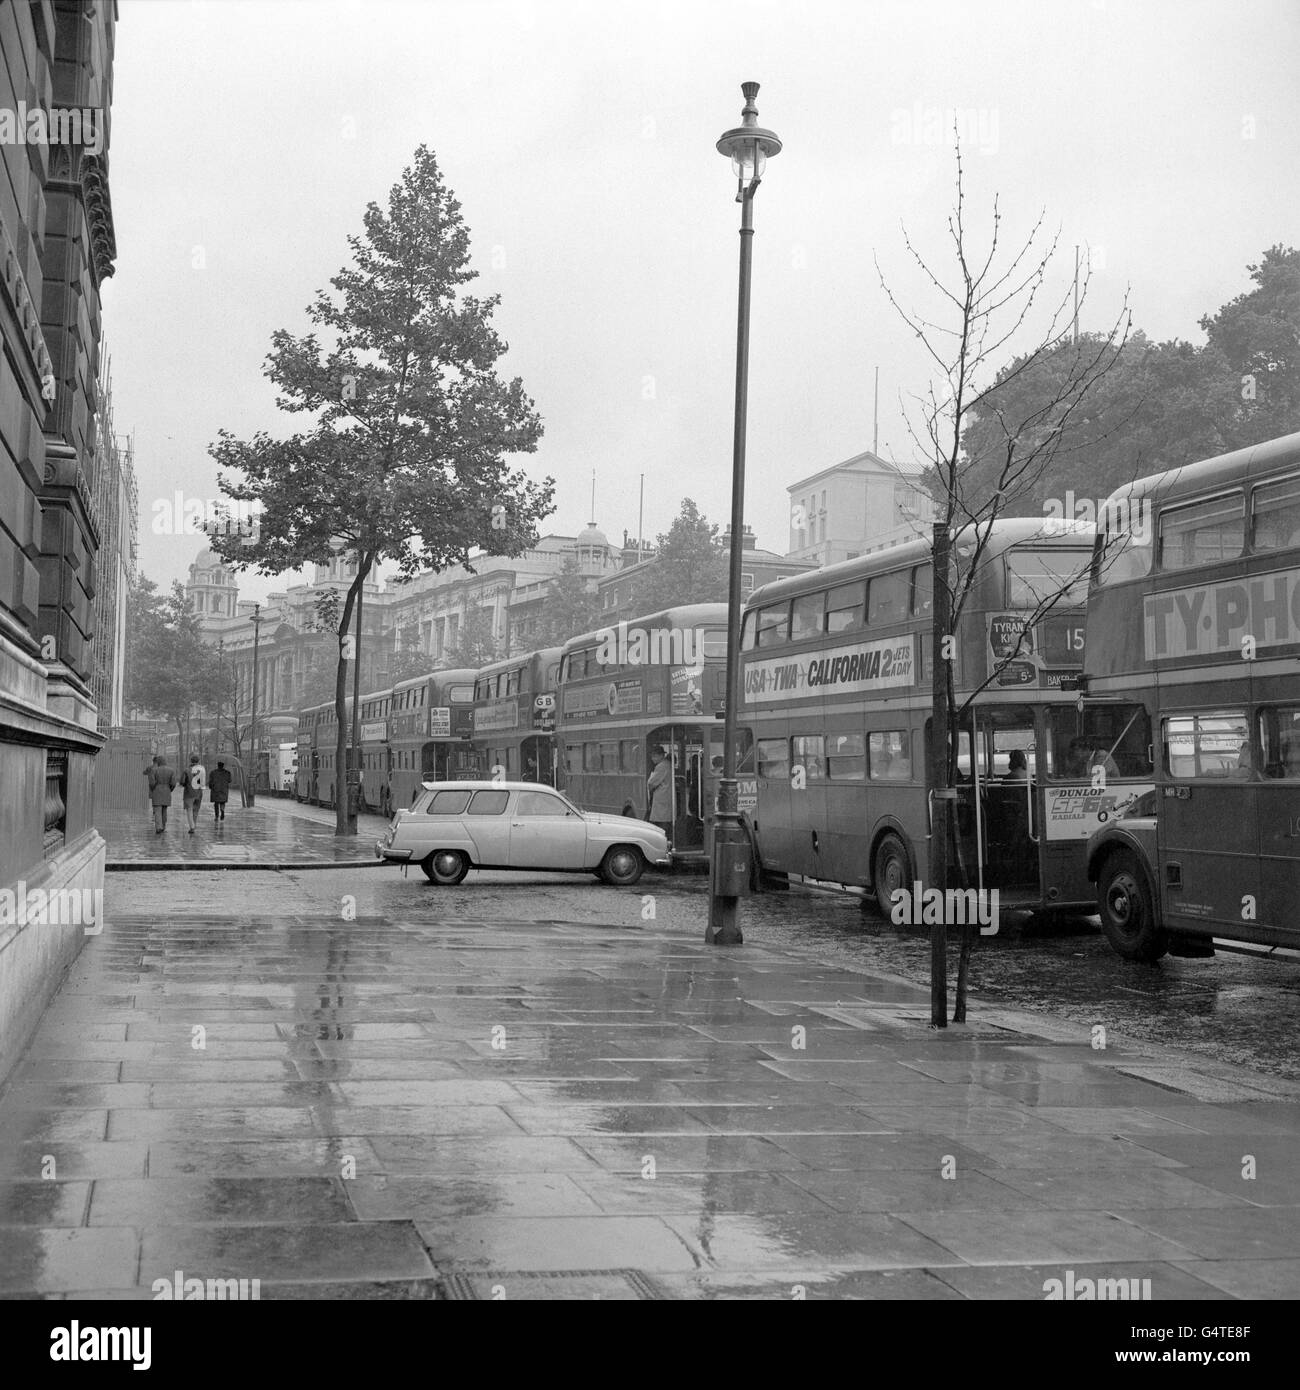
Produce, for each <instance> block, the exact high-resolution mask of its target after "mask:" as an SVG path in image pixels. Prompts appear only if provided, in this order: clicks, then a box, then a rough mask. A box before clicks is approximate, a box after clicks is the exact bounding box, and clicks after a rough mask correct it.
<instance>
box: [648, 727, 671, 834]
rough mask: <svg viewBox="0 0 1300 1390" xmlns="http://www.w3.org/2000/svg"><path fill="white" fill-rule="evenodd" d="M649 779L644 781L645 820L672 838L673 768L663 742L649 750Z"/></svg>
mask: <svg viewBox="0 0 1300 1390" xmlns="http://www.w3.org/2000/svg"><path fill="white" fill-rule="evenodd" d="M650 765H651V766H650V779H649V781H648V782H647V783H646V792H647V800H648V801H649V805H648V806H647V807H646V820H648V821H651V822H653V823H654V824H655V825H657V826H658V827H659V829H660V830H662V831H663V832H664V834H665V835H667V836H668V840H669V843H670V844H671V842H672V838H673V769H672V764H671V763H670V762H669V761H668V755H667V753H666V752H665V751H664V747H663V744H661V743H656V744H655V746H654V747H653V748H652V749H651V750H650Z"/></svg>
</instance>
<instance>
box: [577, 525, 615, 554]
mask: <svg viewBox="0 0 1300 1390" xmlns="http://www.w3.org/2000/svg"><path fill="white" fill-rule="evenodd" d="M578 548H579V549H580V550H591V549H596V550H608V549H609V537H608V536H607V535H606V534H605V533H604V532H603V531H602V530H601V529H600V527H599V526H597V525H596V523H595V522H594V521H589V522H588V523H587V524H586V526H584V527H583V529H582V534H581V535H580V536H579V537H578Z"/></svg>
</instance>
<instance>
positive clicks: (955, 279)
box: [877, 132, 1129, 1028]
mask: <svg viewBox="0 0 1300 1390" xmlns="http://www.w3.org/2000/svg"><path fill="white" fill-rule="evenodd" d="M954 133H955V132H954ZM956 161H957V168H956V202H955V206H954V208H953V211H952V213H951V214H950V215H949V218H948V228H947V230H948V239H949V241H950V242H951V244H952V251H953V259H954V262H955V265H954V270H953V272H952V273H951V274H950V276H949V278H948V279H947V280H945V279H944V278H943V277H942V276H941V275H940V274H939V273H938V272H936V271H935V270H934V269H932V268H931V266H930V265H929V264H928V263H927V262H926V261H925V260H924V258H923V257H922V256H921V255H920V254H919V253H918V252H917V251H916V249H915V247H914V246H913V245H912V242H911V240H910V238H909V237H908V236H907V233H906V232H904V234H903V235H904V243H905V245H906V247H907V250H908V252H909V254H910V255H911V257H912V259H913V261H914V262H915V264H916V265H917V266H918V267H919V268H920V271H921V273H922V276H923V279H924V281H925V282H926V283H927V285H928V286H929V288H930V290H931V291H932V292H933V293H934V295H935V297H936V298H937V301H938V307H937V308H935V309H931V308H928V307H927V308H925V309H921V310H905V309H904V308H903V307H902V306H901V305H900V304H899V303H898V300H897V299H896V297H895V296H894V294H893V292H892V291H891V290H890V288H889V285H888V283H887V282H886V280H885V277H884V275H883V273H881V274H880V282H881V287H882V289H883V290H884V292H885V295H886V297H887V298H888V300H889V302H890V304H891V305H892V306H893V308H894V309H895V310H896V312H897V313H898V314H899V316H900V317H901V318H902V320H903V322H904V323H905V324H906V325H907V327H908V328H909V329H910V330H911V331H912V333H913V334H914V335H915V336H916V338H917V340H918V341H919V342H920V343H921V344H922V346H923V348H924V350H925V351H926V353H927V354H928V355H929V358H930V362H931V365H932V367H933V369H934V378H933V379H932V380H931V381H930V383H929V384H928V386H927V387H926V389H925V391H924V393H923V394H922V395H921V396H919V397H918V398H917V406H918V407H919V409H918V410H917V411H916V412H915V414H914V416H909V418H908V432H909V435H910V437H911V439H912V441H913V443H914V445H915V446H916V449H917V454H918V458H919V461H920V462H922V463H923V464H924V465H925V467H926V468H927V470H928V473H929V477H930V479H931V480H932V488H933V490H934V492H935V496H936V500H937V503H938V507H937V516H936V518H935V525H934V539H933V549H934V555H933V565H934V625H933V647H932V667H931V669H932V671H933V675H934V685H933V714H932V737H931V745H930V768H929V781H930V786H931V789H932V791H933V803H932V804H933V828H932V833H931V836H930V880H931V883H932V884H933V885H934V886H936V887H937V888H939V889H940V890H943V889H946V888H947V887H948V886H949V874H950V866H953V865H954V864H955V866H956V867H958V868H960V867H961V861H960V858H959V857H958V853H957V846H956V844H955V842H954V836H953V829H954V819H955V818H954V817H953V814H952V806H953V802H952V799H951V791H950V789H951V788H953V787H954V786H955V785H956V781H957V755H958V731H959V728H960V722H961V718H962V715H963V714H964V713H965V711H966V710H967V709H968V708H969V706H970V704H971V701H972V700H973V699H974V698H975V696H976V695H977V694H978V693H979V691H978V690H976V691H971V692H969V693H968V694H967V696H966V698H965V699H964V700H963V701H962V702H961V704H958V701H957V696H956V685H955V674H954V664H955V662H954V658H955V655H956V651H955V647H956V644H955V641H954V634H955V633H956V631H957V627H958V624H959V623H960V621H961V617H962V614H963V612H964V611H965V610H966V607H967V605H968V603H969V601H970V599H971V596H972V594H973V593H974V591H975V586H976V583H977V581H978V579H979V577H980V575H981V574H982V573H983V570H984V567H985V565H987V564H988V563H989V560H988V554H987V551H988V542H989V538H990V535H991V533H992V529H993V526H994V523H995V522H996V521H997V520H998V518H999V517H1000V516H1003V515H1006V514H1008V513H1009V511H1010V508H1011V506H1012V504H1013V503H1014V502H1015V501H1016V499H1018V498H1022V497H1024V496H1025V495H1026V494H1027V493H1031V492H1032V490H1033V489H1034V488H1036V487H1038V486H1039V485H1040V484H1041V481H1042V479H1043V477H1044V476H1045V475H1046V474H1047V473H1049V472H1050V471H1051V469H1052V467H1053V465H1054V464H1055V463H1056V462H1057V461H1058V459H1060V458H1062V457H1063V456H1064V457H1070V456H1072V455H1074V454H1076V453H1077V440H1078V431H1079V429H1080V425H1081V422H1082V420H1083V419H1084V417H1085V416H1086V415H1087V413H1088V411H1089V410H1090V409H1091V407H1092V403H1093V401H1094V400H1095V399H1096V398H1097V396H1098V394H1099V391H1100V388H1101V386H1102V383H1104V382H1105V381H1106V379H1107V377H1108V375H1109V374H1110V372H1111V371H1112V370H1113V369H1114V367H1115V364H1116V362H1117V361H1118V359H1119V357H1120V356H1121V355H1122V352H1123V349H1124V345H1125V343H1126V341H1127V337H1128V331H1129V311H1128V306H1127V300H1126V301H1125V303H1124V306H1123V307H1122V308H1121V310H1120V312H1119V315H1118V316H1117V318H1116V320H1115V322H1114V323H1113V324H1112V326H1111V328H1110V330H1109V332H1107V333H1105V334H1096V335H1091V336H1089V337H1086V338H1085V337H1081V338H1079V339H1078V340H1077V341H1075V340H1074V339H1073V337H1072V332H1071V324H1072V316H1071V313H1070V307H1069V306H1070V302H1071V296H1072V288H1071V285H1069V284H1067V285H1066V286H1065V288H1064V290H1063V292H1062V293H1061V294H1060V296H1059V297H1058V298H1055V299H1051V298H1048V296H1049V294H1050V291H1049V289H1048V273H1049V270H1050V268H1051V264H1052V260H1053V257H1054V255H1055V252H1056V249H1057V243H1058V240H1059V232H1058V233H1057V234H1056V235H1055V236H1052V237H1050V238H1049V237H1048V236H1047V235H1046V233H1045V231H1044V222H1045V214H1041V213H1040V215H1039V216H1038V218H1037V220H1036V221H1035V223H1034V225H1033V227H1032V229H1031V230H1030V232H1029V234H1028V236H1027V237H1026V239H1025V240H1024V241H1023V242H1022V243H1020V245H1019V246H1018V247H1013V248H1011V249H1010V250H1006V249H1005V248H1004V246H1003V237H1002V229H1001V223H1002V215H1001V212H1000V210H999V205H998V199H997V198H996V197H995V198H994V200H993V209H992V228H991V232H990V234H989V237H988V239H987V244H986V245H985V247H984V248H983V249H982V250H980V249H978V248H977V246H976V239H975V238H974V237H973V236H972V234H971V232H970V230H969V229H968V228H967V225H966V212H967V208H966V193H965V187H964V178H963V168H962V159H961V145H960V141H959V140H958V141H957V142H956ZM877 271H878V272H879V263H878V262H877ZM1087 288H1088V287H1087V283H1086V281H1085V283H1084V285H1083V287H1082V294H1081V296H1080V300H1081V302H1084V301H1086V297H1087ZM1044 298H1048V302H1047V304H1046V306H1045V308H1044V310H1043V313H1044V316H1045V321H1044V322H1042V323H1040V324H1038V325H1037V326H1036V325H1035V322H1034V318H1033V314H1034V310H1035V306H1036V304H1037V303H1038V301H1039V300H1040V299H1044ZM1030 333H1032V334H1033V336H1034V340H1035V341H1036V342H1037V344H1038V345H1037V347H1035V348H1033V349H1031V350H1030V351H1028V352H1026V353H1023V354H1022V355H1021V356H1020V357H1019V358H1018V359H1017V361H1016V364H1015V365H1014V368H1013V369H1008V370H1006V371H1003V372H1000V373H999V372H998V371H997V364H998V361H999V358H1000V357H1001V355H1002V353H1003V352H1004V351H1005V350H1006V349H1007V347H1008V345H1009V344H1010V343H1011V342H1012V341H1013V340H1020V339H1023V337H1024V336H1025V335H1026V334H1030ZM1025 379H1029V380H1031V381H1033V382H1034V383H1035V387H1034V389H1033V391H1032V392H1030V393H1029V394H1030V397H1031V405H1030V406H1029V407H1028V408H1026V409H1017V410H1011V409H1008V408H999V404H998V400H997V399H996V395H997V393H998V392H999V391H1001V392H1002V393H1003V399H1005V398H1006V394H1007V392H1008V390H1009V388H1010V387H1012V386H1013V385H1017V384H1018V383H1019V382H1021V381H1022V380H1025ZM980 412H983V418H985V419H986V420H990V421H991V422H992V423H991V424H990V425H989V428H988V429H987V431H986V432H985V434H984V435H982V436H981V437H980V438H979V440H978V444H977V447H975V448H968V435H969V426H970V424H971V422H972V420H973V418H975V417H976V416H977V415H978V414H980ZM973 473H974V474H977V475H978V476H979V477H980V479H981V481H980V483H979V485H978V486H975V485H972V484H971V483H970V482H969V481H968V479H970V478H971V476H972V474H973ZM1081 572H1082V571H1081ZM1078 578H1079V575H1071V576H1069V581H1075V580H1077V579H1078ZM1068 587H1069V582H1067V583H1065V584H1062V585H1061V586H1060V588H1059V589H1056V590H1055V591H1054V592H1049V593H1045V594H1044V596H1043V598H1042V599H1041V601H1040V603H1039V604H1038V606H1037V608H1036V610H1035V611H1034V612H1032V613H1027V614H1025V619H1026V623H1025V626H1026V627H1030V626H1032V625H1033V623H1035V622H1036V621H1037V620H1038V619H1039V618H1040V617H1041V616H1042V615H1043V614H1045V613H1046V612H1047V611H1048V610H1050V608H1051V607H1052V606H1053V605H1054V604H1055V603H1056V602H1057V601H1059V599H1060V598H1061V596H1062V595H1063V594H1064V592H1065V591H1066V589H1067V588H1068ZM1022 640H1023V639H1022ZM1020 645H1021V643H1017V644H1016V648H1015V650H1013V651H1011V652H1009V653H1007V654H1006V655H1005V656H1003V657H1002V658H1001V659H1000V660H999V661H998V662H996V663H995V664H994V667H993V669H992V670H991V671H990V674H989V678H988V681H987V682H986V684H991V683H992V681H993V680H994V679H996V676H997V673H998V671H999V670H1000V669H1002V668H1004V667H1005V666H1006V665H1007V664H1008V663H1009V662H1010V661H1012V660H1014V659H1016V658H1017V657H1018V656H1020V654H1021V653H1020ZM981 688H983V687H981ZM885 906H886V905H885V904H884V903H881V907H882V908H884V907H885ZM973 943H974V924H973V923H972V922H970V921H969V920H968V921H967V922H966V924H965V926H964V927H963V931H962V941H961V956H960V965H959V968H958V977H957V990H956V1000H955V1007H954V1010H953V1021H954V1022H958V1023H960V1022H964V1021H965V1018H966V989H967V981H968V978H969V966H970V956H971V950H972V946H973ZM930 1021H931V1026H932V1027H937V1028H943V1027H946V1026H947V938H946V929H945V926H944V924H943V922H942V921H939V922H938V923H936V924H935V925H934V927H933V929H932V935H931V994H930Z"/></svg>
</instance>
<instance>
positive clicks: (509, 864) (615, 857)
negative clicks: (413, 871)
mask: <svg viewBox="0 0 1300 1390" xmlns="http://www.w3.org/2000/svg"><path fill="white" fill-rule="evenodd" d="M375 854H376V855H377V856H378V857H379V858H380V859H382V860H384V861H386V862H388V863H391V864H419V866H420V867H421V868H422V869H423V870H424V872H425V873H426V874H427V875H428V877H429V879H430V881H431V882H433V883H439V884H454V883H459V882H460V881H461V879H463V878H464V877H465V875H466V874H467V873H469V871H470V869H545V870H548V871H550V870H559V871H565V870H568V871H571V872H573V873H594V874H597V875H599V877H600V878H602V879H604V880H605V882H606V883H610V884H614V885H616V886H626V885H630V884H633V883H635V882H636V881H637V880H638V879H639V878H640V877H641V873H642V871H643V870H644V868H645V866H646V863H647V862H649V863H651V864H663V865H666V864H668V863H669V862H670V861H669V858H668V839H667V837H666V836H665V835H664V832H663V831H662V830H660V829H659V827H658V826H656V825H651V824H650V823H649V822H648V821H643V820H633V819H631V817H629V816H607V815H603V814H598V813H596V812H594V811H580V810H578V808H577V807H576V806H575V805H574V804H573V803H572V802H571V801H569V800H568V799H567V798H566V797H564V796H562V795H561V794H560V793H559V792H557V791H553V790H552V789H551V788H550V787H545V786H539V785H538V784H537V783H536V782H493V781H479V782H426V783H425V784H424V790H423V791H422V792H420V793H419V795H417V796H416V798H415V803H414V805H412V807H411V809H410V810H409V811H398V813H397V814H396V815H395V816H394V817H393V823H392V825H390V826H389V827H388V832H387V834H385V835H384V837H383V838H382V839H381V840H379V841H378V842H377V843H376V844H375Z"/></svg>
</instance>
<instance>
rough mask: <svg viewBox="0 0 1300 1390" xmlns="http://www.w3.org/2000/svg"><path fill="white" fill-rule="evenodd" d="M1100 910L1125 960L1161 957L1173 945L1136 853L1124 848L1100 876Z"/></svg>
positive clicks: (1103, 926)
mask: <svg viewBox="0 0 1300 1390" xmlns="http://www.w3.org/2000/svg"><path fill="white" fill-rule="evenodd" d="M1097 910H1098V911H1099V912H1100V913H1101V929H1102V931H1104V932H1105V933H1106V940H1107V941H1109V942H1110V944H1111V945H1112V946H1113V947H1114V948H1115V950H1116V952H1117V953H1118V954H1119V955H1121V956H1123V957H1124V959H1125V960H1140V961H1147V962H1151V961H1157V960H1159V959H1160V957H1161V956H1163V955H1164V954H1165V952H1166V951H1168V949H1169V933H1168V932H1167V931H1165V930H1163V929H1162V928H1161V926H1160V923H1159V921H1158V919H1157V917H1156V907H1155V900H1154V898H1153V897H1152V894H1151V889H1150V886H1149V885H1148V883H1147V878H1146V875H1145V874H1144V873H1143V872H1142V870H1141V868H1140V867H1139V865H1138V862H1137V860H1136V859H1135V858H1134V857H1133V855H1131V854H1129V853H1127V852H1125V851H1120V852H1119V853H1116V854H1112V855H1111V856H1110V858H1109V859H1107V860H1106V862H1105V864H1103V865H1102V869H1101V873H1100V874H1099V875H1098V877H1097Z"/></svg>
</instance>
